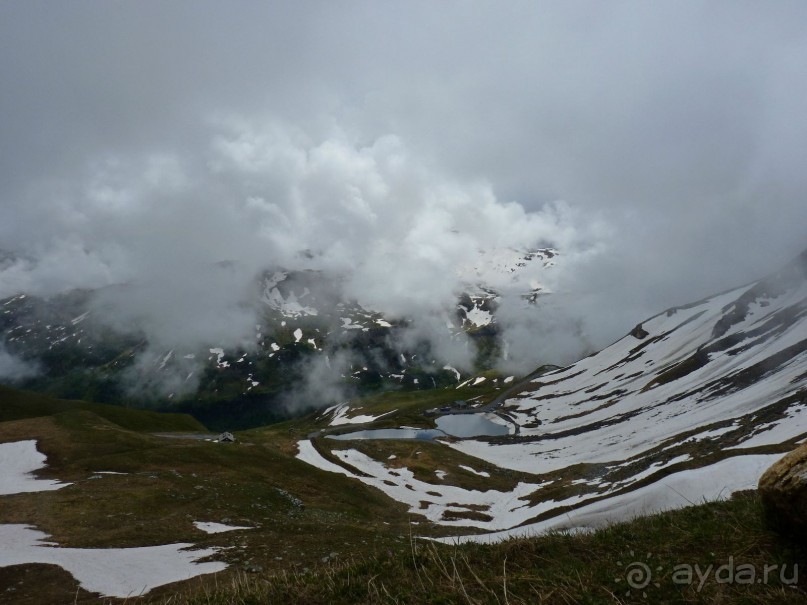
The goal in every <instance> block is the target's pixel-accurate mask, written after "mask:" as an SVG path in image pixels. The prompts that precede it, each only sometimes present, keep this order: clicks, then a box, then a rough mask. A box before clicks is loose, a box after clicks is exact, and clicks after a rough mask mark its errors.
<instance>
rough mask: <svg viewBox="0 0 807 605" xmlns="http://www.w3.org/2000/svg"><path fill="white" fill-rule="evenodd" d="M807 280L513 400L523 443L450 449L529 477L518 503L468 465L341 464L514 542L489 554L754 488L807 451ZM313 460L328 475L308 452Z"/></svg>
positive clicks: (748, 298)
mask: <svg viewBox="0 0 807 605" xmlns="http://www.w3.org/2000/svg"><path fill="white" fill-rule="evenodd" d="M805 276H807V252H805V253H804V254H802V255H801V256H800V257H799V258H798V259H796V260H795V261H794V262H792V263H791V264H790V265H788V266H787V267H786V268H785V269H783V270H782V271H781V272H779V273H777V274H776V275H773V276H771V277H770V278H768V279H765V280H762V281H760V282H757V283H755V284H751V285H748V286H744V287H741V288H737V289H735V290H732V291H729V292H725V293H722V294H719V295H716V296H713V297H711V298H709V299H706V300H703V301H699V302H697V303H694V304H691V305H686V306H683V307H676V308H672V309H669V310H668V311H665V312H663V313H661V314H659V315H657V316H655V317H652V318H650V319H648V320H646V321H644V322H643V323H642V324H640V325H638V326H636V328H634V329H633V330H632V331H631V333H630V334H628V335H627V336H625V337H624V338H622V339H621V340H619V341H617V342H616V343H614V344H613V345H611V346H610V347H608V348H606V349H604V350H602V351H600V352H599V353H596V354H594V355H592V356H590V357H588V358H585V359H583V360H581V361H579V362H577V363H575V364H573V365H571V366H569V367H567V368H564V369H560V370H557V371H554V372H551V373H548V374H544V375H541V376H540V377H536V378H534V379H532V380H528V381H526V382H524V383H522V384H520V385H518V386H517V387H515V388H514V389H513V390H511V391H509V392H508V393H507V394H506V396H503V397H501V398H500V400H499V401H497V402H496V410H495V411H496V413H497V414H498V416H499V418H500V419H501V420H505V421H507V422H508V423H509V424H510V427H511V432H510V435H509V436H506V437H476V438H468V439H452V438H443V439H440V440H439V441H438V442H437V443H439V444H441V445H442V447H445V448H451V450H453V452H455V453H456V454H460V455H461V456H462V458H463V459H465V460H471V461H473V460H475V462H472V463H471V464H470V466H471V467H473V468H482V469H484V470H485V472H488V473H490V474H492V475H493V478H496V476H499V477H504V476H509V477H516V478H518V479H519V480H518V482H517V484H515V485H513V486H512V487H511V488H510V489H508V490H501V489H499V490H497V491H496V493H493V492H491V491H490V490H489V489H481V488H477V489H475V490H468V489H463V488H462V487H461V485H460V484H459V483H458V484H455V485H452V484H451V483H452V481H451V477H452V475H454V476H456V477H459V478H460V479H461V478H462V477H461V472H460V471H459V470H458V469H459V467H458V468H457V469H455V470H453V471H452V470H451V469H450V468H448V466H446V467H445V468H443V469H442V470H443V474H442V476H441V477H440V478H439V480H434V481H426V482H424V481H423V480H422V478H421V479H415V478H414V476H413V475H412V473H411V472H410V471H409V469H408V468H401V467H400V464H398V463H396V459H393V461H392V462H389V461H386V460H380V459H374V458H373V456H371V455H368V452H367V447H366V446H364V447H363V448H360V449H361V451H359V449H355V448H351V449H347V450H345V449H339V450H334V451H333V455H334V456H335V457H336V458H337V459H339V460H341V461H343V462H344V463H345V464H346V466H344V467H342V468H341V471H340V472H343V473H348V474H352V475H354V476H355V477H356V479H357V480H360V481H362V482H364V483H368V484H372V485H375V486H376V487H378V489H380V490H382V491H384V492H385V493H387V494H388V495H389V496H391V497H392V498H395V499H398V500H401V501H402V502H405V503H408V504H410V506H411V507H412V508H411V511H412V512H413V513H419V514H423V515H424V516H426V517H427V518H428V519H430V520H432V521H434V522H436V523H440V524H442V525H452V526H466V527H475V528H478V529H482V530H487V531H489V532H490V531H493V532H499V533H496V534H489V535H487V536H481V537H480V536H466V537H465V538H464V539H474V540H490V539H498V538H501V537H505V536H509V535H518V534H524V533H530V532H534V531H543V530H547V529H551V528H581V527H590V526H592V525H597V524H599V523H603V522H605V521H610V520H615V519H619V518H622V517H625V516H633V515H636V514H640V513H642V512H652V511H657V510H661V509H664V508H668V507H673V506H684V505H686V504H687V503H694V502H697V501H699V500H702V499H703V498H715V497H725V496H728V495H729V494H730V493H731V492H732V491H735V490H738V489H746V488H749V487H753V486H755V485H756V482H757V480H758V478H759V476H760V474H761V473H762V472H763V471H764V470H765V468H766V467H767V465H769V464H771V463H772V462H773V460H774V459H775V458H776V457H777V456H776V454H777V453H778V452H783V451H787V450H789V449H791V448H792V447H793V445H794V444H795V443H797V442H799V441H801V440H802V439H804V438H805V437H807V277H805ZM342 443H350V442H342ZM354 443H355V442H354ZM301 457H302V458H303V459H306V460H307V461H309V462H312V463H314V464H317V462H318V461H317V459H316V457H315V456H314V455H313V454H312V451H311V450H310V449H309V448H308V446H306V445H304V444H301ZM445 458H446V459H449V458H450V456H448V454H446V456H445ZM331 464H332V463H331ZM446 464H448V463H446ZM465 466H468V464H467V463H466V465H465ZM332 470H333V469H332Z"/></svg>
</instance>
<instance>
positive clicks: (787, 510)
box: [759, 444, 807, 537]
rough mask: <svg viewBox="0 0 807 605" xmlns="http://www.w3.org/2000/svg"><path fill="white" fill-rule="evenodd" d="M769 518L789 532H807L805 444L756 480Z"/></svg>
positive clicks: (806, 459)
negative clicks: (806, 513) (806, 512)
mask: <svg viewBox="0 0 807 605" xmlns="http://www.w3.org/2000/svg"><path fill="white" fill-rule="evenodd" d="M759 495H760V497H761V498H762V503H763V505H764V506H765V512H766V514H767V516H768V518H769V519H770V521H771V522H772V523H773V524H774V525H775V526H776V527H778V528H779V529H781V530H784V531H785V532H786V533H787V534H788V535H792V534H798V535H800V536H802V537H804V536H807V516H805V511H807V444H804V445H801V446H799V447H798V448H796V449H795V450H793V451H792V452H790V453H789V454H787V455H786V456H785V457H784V458H782V459H781V460H779V461H778V462H776V464H774V465H773V466H772V467H771V468H769V469H768V470H767V471H765V474H764V475H762V477H761V478H760V480H759Z"/></svg>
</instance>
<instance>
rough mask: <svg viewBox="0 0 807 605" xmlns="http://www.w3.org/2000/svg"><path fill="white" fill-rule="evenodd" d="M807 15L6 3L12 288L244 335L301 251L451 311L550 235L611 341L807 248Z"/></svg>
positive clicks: (3, 133) (3, 176) (394, 306)
mask: <svg viewBox="0 0 807 605" xmlns="http://www.w3.org/2000/svg"><path fill="white" fill-rule="evenodd" d="M805 23H807V5H805V4H804V3H802V2H781V3H776V4H775V5H765V6H763V5H761V4H759V3H751V2H748V3H746V2H734V1H732V2H695V1H684V2H669V3H646V4H637V3H635V2H610V3H601V2H581V3H548V2H547V3H543V2H516V3H514V4H512V5H510V6H509V7H508V10H502V8H501V6H500V5H498V4H496V3H474V4H468V3H464V2H452V1H449V2H444V3H441V5H440V9H439V10H437V9H436V8H435V6H434V4H433V3H429V2H412V3H406V4H401V5H396V6H391V5H388V4H384V3H377V2H354V3H351V4H349V5H339V6H337V5H334V4H332V3H291V2H289V3H269V4H255V3H252V2H237V3H235V5H233V3H228V4H227V6H224V5H222V4H220V3H215V2H196V1H194V2H173V3H171V4H169V5H166V4H164V3H159V4H158V3H111V2H81V3H71V4H70V6H67V5H60V4H57V5H54V4H52V3H47V4H46V3H44V2H36V1H31V2H25V3H4V4H3V5H2V6H0V81H3V82H4V83H6V86H4V93H3V94H2V95H0V115H2V116H3V119H2V120H0V154H2V157H3V158H4V161H3V162H2V163H0V249H6V250H11V251H13V252H16V253H17V254H20V255H22V256H24V257H25V259H26V260H24V261H19V262H17V263H14V264H11V265H8V264H6V265H3V267H4V268H3V269H2V273H0V294H9V293H11V292H13V291H15V290H18V289H25V290H29V291H32V292H39V293H51V292H55V291H59V290H62V289H65V288H67V287H69V286H71V285H74V286H84V287H95V286H100V285H104V284H109V283H120V282H127V283H137V284H150V285H151V286H149V287H146V286H145V285H142V286H141V287H143V288H144V289H143V294H142V295H139V296H134V297H131V300H132V303H131V305H130V307H131V308H128V309H126V314H125V316H126V317H150V318H152V320H151V321H152V322H153V325H154V326H159V328H155V332H161V333H164V334H169V333H170V334H174V335H177V334H184V333H186V332H192V331H193V330H192V328H193V326H194V325H196V326H202V327H203V328H204V330H209V332H210V334H203V333H196V334H195V337H196V338H202V339H203V338H207V337H208V336H210V337H213V336H215V337H220V335H221V334H223V333H232V334H234V335H235V336H233V338H235V339H241V338H244V337H245V336H244V334H246V333H247V331H248V327H249V322H250V318H249V314H250V313H249V310H246V311H245V310H244V308H243V306H241V305H240V303H241V302H242V300H243V298H244V292H243V288H242V287H241V284H246V283H247V282H248V279H249V278H251V277H252V276H253V275H254V274H255V273H256V272H257V271H258V270H259V269H260V268H261V267H263V266H265V265H266V264H269V263H280V264H287V265H294V264H295V263H299V262H301V261H300V257H299V256H298V253H299V252H300V251H301V250H309V251H311V252H312V253H314V254H315V255H316V258H317V259H318V261H317V262H318V263H319V264H320V265H321V266H323V267H326V268H328V269H330V270H333V271H343V270H345V269H348V268H349V269H351V270H355V271H354V272H353V274H352V277H351V279H350V281H349V282H348V283H347V288H348V289H349V291H350V292H351V293H353V294H354V295H355V296H356V297H357V298H359V299H360V300H362V301H364V302H366V303H367V304H368V305H370V306H375V307H377V308H381V309H383V310H386V311H388V312H390V313H393V314H395V313H408V312H412V311H413V310H415V311H420V312H422V313H423V314H425V315H428V314H429V313H432V312H433V311H434V309H435V307H437V306H439V305H440V304H442V303H443V302H444V301H446V300H448V298H449V297H450V296H451V295H452V294H453V293H454V292H455V290H456V288H457V283H456V280H454V279H453V278H448V277H447V276H449V275H450V274H451V272H452V269H453V267H455V266H456V264H457V263H459V262H461V261H462V260H463V259H464V258H467V256H468V255H469V254H472V253H473V252H474V251H475V250H476V248H477V247H479V246H485V247H490V246H494V245H501V244H510V245H519V244H530V243H535V242H536V241H540V240H544V241H552V242H553V243H555V244H556V245H558V246H559V247H560V248H561V249H562V252H564V253H565V254H566V255H567V257H568V259H569V261H568V263H567V265H566V269H567V270H566V271H565V272H564V273H563V274H562V275H559V276H558V278H557V283H554V284H552V286H553V289H555V290H556V291H557V292H559V293H560V294H562V295H563V297H564V298H563V299H562V300H564V301H565V302H564V304H563V306H564V309H565V313H566V316H567V317H568V316H571V317H572V319H571V320H570V321H571V322H572V324H574V325H577V324H575V323H574V321H575V319H576V317H577V316H578V315H580V314H585V315H586V316H588V317H589V319H588V320H587V322H586V323H585V325H583V327H582V328H581V330H582V332H583V334H584V336H585V338H586V339H588V341H589V342H591V346H601V345H603V344H606V343H607V341H608V340H610V339H612V338H614V337H616V336H617V335H619V334H620V333H622V332H624V331H625V330H626V329H628V328H629V327H631V326H632V325H633V324H634V323H635V322H636V321H638V320H639V319H640V318H641V317H643V316H646V315H649V314H651V313H653V312H655V311H657V310H658V309H660V308H664V307H667V306H670V305H672V304H677V303H683V302H687V301H688V300H691V299H694V298H697V297H700V296H702V295H705V294H708V293H709V292H712V291H715V290H720V289H723V288H726V287H730V286H732V285H736V284H737V283H740V282H743V281H748V280H751V279H754V278H755V277H758V276H760V275H761V274H764V273H765V272H767V271H769V270H770V269H772V268H774V267H775V266H776V265H778V264H779V263H781V262H784V261H785V260H787V259H788V258H789V257H791V256H793V255H795V254H797V253H798V252H800V251H801V249H802V248H803V247H804V243H805V233H804V225H805V224H807V204H805V203H804V194H805V190H806V189H807V182H805V176H804V175H805V171H804V170H803V169H802V166H801V164H802V162H803V158H804V157H807V126H805V122H804V120H803V116H802V114H803V109H802V107H801V105H802V103H801V99H803V98H804V96H805V93H807V84H806V83H805V82H807V80H805V78H804V77H803V69H804V68H803V66H804V65H805V64H807V35H805V33H807V32H805V25H804V24H805ZM556 200H565V203H557V204H555V203H554V202H555V201H556ZM222 260H228V261H237V262H236V264H235V265H233V266H232V269H231V272H230V273H228V274H227V277H221V278H215V277H212V276H211V275H210V274H209V273H210V271H209V269H208V267H209V266H210V265H212V264H215V263H217V262H219V261H222ZM213 279H223V280H225V282H226V283H225V284H224V285H226V287H227V290H228V294H227V295H222V294H219V293H217V294H215V295H211V296H207V297H205V296H203V295H202V294H201V293H200V292H201V291H204V288H205V286H204V285H203V283H204V282H205V280H213ZM210 283H213V282H210ZM244 287H246V286H244ZM211 289H215V288H211ZM218 289H222V288H218ZM559 300H560V299H559ZM222 309H223V310H224V311H223V312H218V311H219V310H222ZM217 317H220V318H222V319H221V321H213V319H211V318H217ZM549 317H551V318H556V317H557V315H556V311H552V312H551V313H550V315H549ZM196 320H200V321H199V322H198V323H196ZM553 321H557V322H560V323H559V324H558V325H560V324H562V323H563V322H562V321H561V320H560V319H557V320H555V319H553ZM516 325H517V322H516ZM183 326H187V329H186V328H185V327H183ZM169 327H171V328H172V329H173V332H171V331H170V330H169V329H168V328H169ZM517 329H521V328H517ZM164 330H168V331H164ZM204 330H203V331H204ZM564 332H565V331H564V330H557V329H555V330H553V334H554V336H553V337H552V338H550V339H548V341H547V342H554V337H555V336H558V337H560V338H561V339H562V336H563V334H564ZM177 337H178V336H177ZM528 342H529V339H525V340H524V347H526V348H524V350H523V352H522V353H521V354H522V355H525V356H526V355H528V354H529V351H528V347H527V345H528ZM514 343H515V340H514ZM516 348H517V346H516V344H514V350H515V349H516ZM550 348H553V349H555V350H565V345H564V344H563V343H560V342H558V344H557V345H553V346H552V347H550Z"/></svg>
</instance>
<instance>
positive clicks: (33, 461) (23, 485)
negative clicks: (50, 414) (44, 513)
mask: <svg viewBox="0 0 807 605" xmlns="http://www.w3.org/2000/svg"><path fill="white" fill-rule="evenodd" d="M45 461H46V457H45V454H43V453H41V452H39V451H38V450H37V449H36V441H33V440H28V441H14V442H11V443H0V495H6V494H19V493H23V492H42V491H51V490H56V489H61V488H63V487H66V486H68V485H70V484H69V483H60V482H59V481H54V480H53V479H37V478H35V477H34V476H33V475H32V473H33V472H34V471H36V470H39V469H40V468H42V467H43V466H45Z"/></svg>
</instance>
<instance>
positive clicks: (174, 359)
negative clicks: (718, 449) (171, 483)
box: [0, 248, 558, 428]
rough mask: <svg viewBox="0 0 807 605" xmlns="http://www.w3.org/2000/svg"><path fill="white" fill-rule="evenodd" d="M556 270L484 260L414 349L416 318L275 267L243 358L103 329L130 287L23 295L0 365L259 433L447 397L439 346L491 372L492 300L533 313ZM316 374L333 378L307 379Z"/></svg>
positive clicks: (7, 329) (38, 381) (79, 390)
mask: <svg viewBox="0 0 807 605" xmlns="http://www.w3.org/2000/svg"><path fill="white" fill-rule="evenodd" d="M557 260H558V252H557V250H554V249H551V248H535V249H526V250H516V249H511V248H502V249H495V250H488V251H479V253H478V255H477V256H476V257H474V258H469V259H467V262H465V263H463V265H462V266H459V267H457V268H456V272H457V276H458V277H459V283H461V284H462V287H463V290H464V291H463V292H461V293H458V294H457V299H456V303H455V304H454V306H453V308H452V307H447V308H445V309H444V310H443V311H442V315H441V316H440V317H433V318H431V323H430V324H429V326H430V329H432V330H434V331H433V332H430V333H428V334H421V335H420V336H419V335H418V334H417V333H415V332H414V331H413V330H411V329H410V327H411V326H412V325H413V323H416V322H417V321H419V320H421V319H422V318H418V317H405V316H404V317H401V316H396V317H392V316H385V315H384V314H383V313H380V312H378V311H375V310H372V309H369V308H365V307H364V306H362V305H361V304H359V303H358V302H357V301H355V300H350V299H348V298H347V297H346V296H345V295H344V293H343V289H342V288H341V284H340V280H342V279H347V278H349V276H341V277H339V276H336V277H335V276H333V275H330V274H327V273H324V272H322V271H316V270H298V271H287V270H283V269H279V268H277V269H272V270H267V271H266V272H265V273H264V274H263V275H262V276H260V278H259V279H258V284H257V288H256V289H255V291H254V295H253V299H252V300H245V301H244V305H245V306H247V307H249V308H254V309H257V310H256V312H255V313H256V323H255V329H254V333H253V334H252V335H251V336H250V337H249V338H248V339H247V341H242V342H241V343H240V344H238V345H237V346H232V345H227V344H224V343H222V342H207V343H205V344H204V345H202V346H193V347H189V346H187V345H183V344H181V343H177V344H175V345H172V344H164V341H165V339H164V341H163V344H159V345H157V344H155V343H151V342H149V338H148V336H147V335H146V333H145V332H143V331H142V330H140V329H139V327H138V325H137V324H136V323H134V324H132V325H131V326H130V327H127V326H125V325H122V322H120V321H118V322H114V323H111V322H109V321H108V318H109V317H110V316H111V317H115V315H116V310H115V308H114V303H113V305H112V306H111V308H110V303H109V301H110V300H111V301H115V300H120V299H121V298H125V297H126V296H127V292H126V289H127V288H128V287H129V286H118V287H115V288H108V289H107V290H106V291H87V290H75V291H72V292H68V293H66V294H61V295H58V296H55V297H52V298H49V299H44V298H40V297H36V296H31V295H29V294H26V293H20V294H18V295H16V296H13V297H10V298H7V299H5V300H0V334H2V348H0V353H3V352H5V353H6V354H7V355H10V356H12V357H13V358H14V360H15V363H17V362H19V363H24V364H25V367H26V368H27V369H28V371H27V372H20V374H21V375H20V376H19V380H17V381H15V382H16V383H17V384H21V385H22V386H25V387H26V388H30V389H34V390H39V391H45V392H48V393H50V394H53V395H57V396H61V397H73V398H80V399H87V400H94V401H102V402H117V403H124V404H127V405H140V406H144V405H145V406H155V405H156V406H157V407H160V408H171V409H176V410H179V411H185V412H190V413H193V414H195V415H197V416H198V417H199V418H200V419H202V420H203V421H204V422H205V423H207V424H208V425H210V426H212V427H221V428H239V427H246V426H256V425H259V424H262V423H266V422H269V421H272V420H276V419H277V418H279V417H284V416H286V415H287V414H288V410H287V408H288V407H290V406H291V407H295V408H296V409H298V410H299V409H301V408H302V409H304V408H305V407H306V406H315V405H322V404H323V403H327V402H328V400H329V398H330V397H333V396H336V395H337V394H338V395H339V396H342V395H350V394H352V395H358V394H362V393H366V392H373V391H376V390H379V389H385V388H404V389H421V388H433V387H437V386H448V385H455V384H457V383H458V382H460V381H461V380H464V379H465V378H466V377H467V375H465V376H463V374H465V372H466V370H465V369H462V371H460V370H458V369H457V368H455V367H453V366H452V365H451V364H450V363H449V360H447V359H444V358H442V357H441V354H440V352H439V351H435V350H434V349H433V347H432V343H433V342H435V341H437V340H440V339H442V340H443V341H444V342H447V343H449V345H450V346H454V347H464V348H466V349H468V348H470V350H469V351H468V353H467V357H468V358H469V359H471V360H473V366H474V367H473V368H469V370H470V371H472V372H474V371H480V370H484V369H487V368H490V367H492V366H493V365H494V364H495V362H496V360H497V356H498V355H499V348H500V344H501V343H500V339H499V334H498V329H497V325H496V311H497V307H498V301H499V298H500V296H501V295H502V293H504V292H506V293H508V294H512V293H514V292H515V293H516V296H518V297H520V298H521V301H522V304H523V306H524V307H525V308H528V307H529V306H530V305H531V304H532V303H534V302H535V301H536V299H537V297H538V296H539V295H541V294H542V293H544V292H545V291H546V287H545V286H544V285H543V276H544V272H545V271H547V270H552V269H551V268H552V267H553V266H554V265H555V263H556V262H557ZM221 270H222V271H226V270H227V266H226V263H225V264H223V265H222V267H221ZM390 279H393V280H394V275H393V276H390ZM111 290H116V291H115V292H110V291H111ZM110 293H111V294H113V296H109V294H110ZM99 297H100V299H101V300H104V303H99ZM104 304H105V305H106V308H103V309H99V307H102V306H103V305H104ZM99 315H103V316H105V317H107V320H106V321H105V320H103V319H100V320H99ZM169 342H170V341H169ZM18 365H19V364H18ZM0 374H2V373H1V372H0ZM320 375H327V376H328V379H327V380H326V379H324V378H312V377H318V376H320ZM13 378H14V376H7V377H6V379H7V380H8V379H13ZM315 379H316V380H318V381H319V382H313V381H314V380H315ZM309 383H312V384H309ZM312 385H313V387H315V388H314V389H313V390H314V391H315V392H313V393H312V392H310V391H311V390H312V389H311V388H309V387H310V386H312ZM307 391H309V392H307ZM331 391H334V392H333V393H332V392H331Z"/></svg>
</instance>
